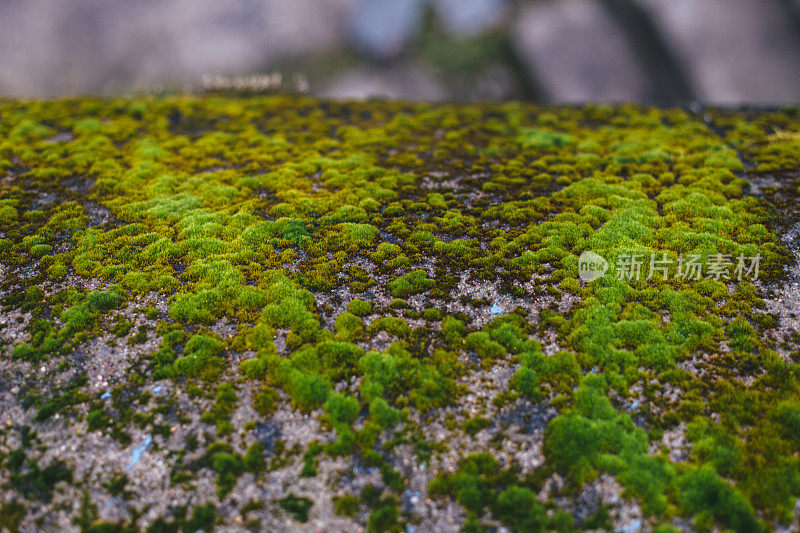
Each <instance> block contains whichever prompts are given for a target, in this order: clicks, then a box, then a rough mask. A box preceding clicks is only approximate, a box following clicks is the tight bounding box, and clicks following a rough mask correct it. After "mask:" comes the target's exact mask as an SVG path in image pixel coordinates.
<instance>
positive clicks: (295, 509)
mask: <svg viewBox="0 0 800 533" xmlns="http://www.w3.org/2000/svg"><path fill="white" fill-rule="evenodd" d="M278 505H279V506H280V508H281V509H283V510H284V511H286V512H287V513H289V515H290V516H291V517H292V518H294V519H295V520H296V521H297V522H300V523H301V524H304V523H306V522H308V512H309V511H310V510H311V507H313V506H314V502H312V501H311V500H309V499H308V498H304V497H302V496H296V495H295V494H289V495H288V496H286V497H285V498H282V499H280V500H278Z"/></svg>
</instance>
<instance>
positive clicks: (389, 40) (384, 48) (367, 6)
mask: <svg viewBox="0 0 800 533" xmlns="http://www.w3.org/2000/svg"><path fill="white" fill-rule="evenodd" d="M424 5H425V3H424V0H359V1H358V2H357V3H356V4H355V5H354V6H353V10H352V16H351V19H350V31H351V34H352V38H353V41H354V42H355V43H356V45H357V46H358V47H359V48H361V49H362V50H363V51H365V52H366V53H368V54H370V55H372V56H374V57H376V58H379V59H386V58H390V57H393V56H396V55H399V54H400V52H402V51H403V48H404V46H405V44H406V43H407V42H408V41H409V40H410V39H411V37H412V36H413V35H414V34H415V33H417V32H418V31H419V26H420V21H421V20H422V10H423V7H424Z"/></svg>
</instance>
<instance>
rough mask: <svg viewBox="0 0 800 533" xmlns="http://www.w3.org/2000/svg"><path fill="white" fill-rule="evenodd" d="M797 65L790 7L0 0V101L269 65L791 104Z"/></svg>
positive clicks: (462, 85)
mask: <svg viewBox="0 0 800 533" xmlns="http://www.w3.org/2000/svg"><path fill="white" fill-rule="evenodd" d="M427 13H430V14H431V15H433V18H432V19H430V20H429V19H428V18H427V17H426V14H427ZM798 66H800V0H672V1H666V0H517V1H511V0H291V1H288V0H0V95H8V96H34V97H37V96H58V95H64V94H74V93H102V94H119V93H127V92H131V91H136V92H149V91H152V90H156V91H158V90H159V88H164V87H167V88H169V89H178V90H180V89H189V90H194V89H199V88H202V87H203V80H204V79H206V76H207V75H216V74H218V75H220V76H218V77H217V76H210V78H214V79H216V78H220V79H222V78H226V77H230V76H234V77H235V76H236V75H242V74H267V75H272V74H276V72H275V71H279V73H278V77H279V78H281V79H286V80H289V79H294V77H295V76H298V79H302V80H303V81H304V83H303V84H302V86H303V89H302V90H301V92H305V91H306V90H308V89H310V92H311V93H312V94H323V95H329V96H332V95H341V96H348V97H357V96H359V95H366V96H375V95H380V96H387V97H398V98H404V99H425V100H427V99H431V100H439V99H448V100H449V99H453V100H480V99H506V98H528V99H541V100H544V101H551V102H552V101H555V102H578V101H590V100H591V101H622V100H645V101H658V102H661V103H671V102H675V101H685V100H689V99H692V98H694V99H699V100H701V101H703V102H707V103H717V104H719V103H727V104H731V103H740V102H751V103H759V102H764V103H789V102H794V103H798V102H800V68H798ZM280 74H282V75H283V76H280ZM270 79H271V78H270ZM309 83H310V85H309ZM284 85H285V84H284ZM298 87H299V86H298ZM283 88H284V89H285V87H283ZM265 90H279V89H278V88H276V87H270V88H268V89H265ZM289 90H291V88H289Z"/></svg>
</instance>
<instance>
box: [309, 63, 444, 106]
mask: <svg viewBox="0 0 800 533" xmlns="http://www.w3.org/2000/svg"><path fill="white" fill-rule="evenodd" d="M319 95H320V96H322V97H324V98H335V99H345V100H353V99H355V100H364V99H367V98H391V99H402V100H412V101H428V102H435V101H440V100H445V99H446V98H447V96H448V93H447V91H446V89H445V88H444V87H443V86H442V84H441V83H440V82H439V81H438V80H437V78H436V77H435V75H434V74H433V73H431V72H430V69H427V68H425V65H422V64H419V63H416V62H415V63H401V64H395V65H393V66H392V67H391V68H387V67H377V66H363V67H356V68H355V69H352V70H350V71H348V72H346V73H345V74H343V75H342V76H341V77H339V78H337V79H335V80H333V81H332V82H331V83H330V84H329V85H328V86H327V87H326V88H324V89H323V90H321V91H320V92H319Z"/></svg>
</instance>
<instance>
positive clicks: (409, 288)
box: [388, 270, 435, 298]
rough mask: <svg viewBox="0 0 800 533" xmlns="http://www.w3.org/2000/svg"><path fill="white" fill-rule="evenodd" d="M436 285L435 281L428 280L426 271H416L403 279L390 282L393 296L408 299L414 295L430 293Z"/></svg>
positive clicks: (389, 286) (389, 285)
mask: <svg viewBox="0 0 800 533" xmlns="http://www.w3.org/2000/svg"><path fill="white" fill-rule="evenodd" d="M434 285H435V284H434V281H433V280H432V279H429V278H428V274H427V273H426V272H425V271H424V270H414V271H411V272H409V273H408V274H406V275H405V276H403V277H400V278H397V279H394V280H392V281H390V282H389V284H388V288H389V290H390V291H391V292H392V296H394V297H396V298H407V297H408V296H411V295H413V294H419V293H421V292H425V291H428V290H430V289H432V288H433V287H434Z"/></svg>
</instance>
